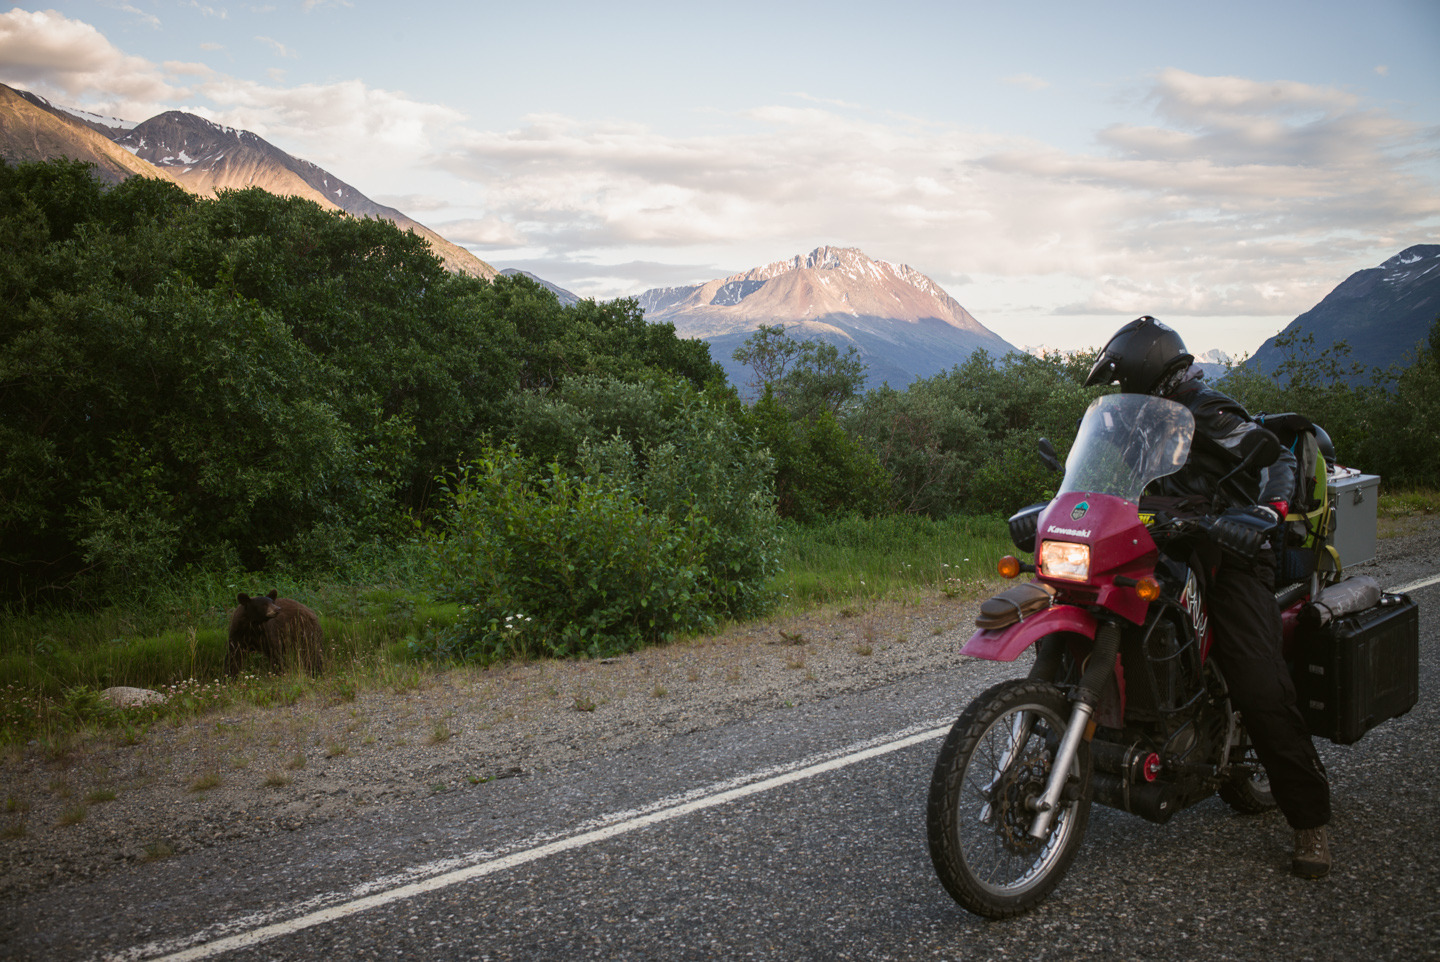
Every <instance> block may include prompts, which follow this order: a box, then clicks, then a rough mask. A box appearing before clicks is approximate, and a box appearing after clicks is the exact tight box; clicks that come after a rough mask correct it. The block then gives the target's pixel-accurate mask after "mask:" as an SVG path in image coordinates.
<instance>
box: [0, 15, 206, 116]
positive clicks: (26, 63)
mask: <svg viewBox="0 0 1440 962" xmlns="http://www.w3.org/2000/svg"><path fill="white" fill-rule="evenodd" d="M0 81H3V82H5V83H7V84H12V85H15V86H20V87H24V88H26V89H32V90H35V92H37V93H40V94H43V95H44V96H47V97H50V98H52V99H57V100H60V101H61V102H73V101H77V100H81V99H87V98H89V99H96V97H97V95H98V98H99V99H100V100H102V101H103V103H101V104H100V106H102V107H103V108H107V109H105V111H104V112H106V113H110V114H113V115H115V116H122V117H123V116H132V115H133V114H132V113H131V108H134V107H136V106H139V105H155V104H158V103H161V102H164V101H166V100H173V99H175V98H177V97H180V96H183V95H184V90H183V88H179V87H176V86H174V85H173V84H172V83H171V82H170V80H169V78H167V77H166V75H165V72H164V71H163V70H162V69H160V68H157V67H156V66H155V65H154V64H152V63H150V62H149V61H147V60H145V59H143V58H141V57H130V56H126V55H125V54H123V53H121V52H120V51H119V50H118V49H116V48H115V47H114V46H113V45H112V44H111V43H110V41H108V40H106V39H105V37H103V36H102V35H101V34H100V32H99V31H98V30H96V29H95V28H94V27H92V26H90V25H89V24H88V23H83V22H81V21H79V20H71V19H69V18H68V17H65V16H64V15H62V14H60V13H57V12H55V11H54V10H41V11H35V12H30V11H26V10H21V9H20V8H19V7H16V8H14V9H13V10H11V11H10V12H9V13H3V14H0ZM161 109H164V108H163V107H162V108H161ZM145 116H149V114H145Z"/></svg>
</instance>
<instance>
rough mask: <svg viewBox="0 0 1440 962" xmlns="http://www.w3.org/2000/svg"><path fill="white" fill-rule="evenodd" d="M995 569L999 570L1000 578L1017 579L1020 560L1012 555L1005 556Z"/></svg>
mask: <svg viewBox="0 0 1440 962" xmlns="http://www.w3.org/2000/svg"><path fill="white" fill-rule="evenodd" d="M997 567H998V568H999V570H1000V577H1002V578H1014V577H1017V576H1019V574H1020V559H1019V558H1017V557H1015V556H1014V555H1013V554H1007V555H1006V556H1005V557H1003V558H1001V559H1000V564H999V565H998V566H997Z"/></svg>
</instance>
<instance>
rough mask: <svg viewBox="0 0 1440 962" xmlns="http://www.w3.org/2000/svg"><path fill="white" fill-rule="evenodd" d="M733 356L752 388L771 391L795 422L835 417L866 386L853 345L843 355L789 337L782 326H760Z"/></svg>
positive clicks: (832, 347)
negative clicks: (748, 373)
mask: <svg viewBox="0 0 1440 962" xmlns="http://www.w3.org/2000/svg"><path fill="white" fill-rule="evenodd" d="M734 357H735V360H737V361H739V362H740V363H741V364H747V365H749V366H750V367H751V369H752V370H754V371H755V380H754V381H753V382H752V383H751V387H752V389H754V390H756V392H757V393H763V392H765V391H769V392H770V394H771V395H772V396H773V397H774V398H775V400H776V401H777V402H778V403H779V404H780V405H781V406H782V407H784V408H785V409H786V410H787V411H789V412H790V413H791V414H792V416H794V417H797V418H811V417H815V416H817V415H819V414H820V413H821V412H822V411H828V412H829V413H830V414H831V415H839V414H840V411H841V409H842V408H843V407H844V406H845V404H846V403H847V402H849V401H850V400H852V399H853V398H855V397H857V396H858V395H859V394H860V391H861V389H862V387H863V386H864V384H865V363H864V362H863V361H861V360H860V352H859V351H858V350H856V349H855V346H854V345H850V346H849V347H847V348H846V349H845V353H844V354H843V355H842V354H841V353H840V349H839V348H837V347H836V346H835V345H834V344H830V343H828V342H826V341H821V340H817V339H813V338H805V339H797V338H793V337H790V336H789V335H788V334H786V333H785V326H784V325H783V324H775V325H767V324H762V325H760V327H759V329H757V330H756V332H755V333H754V334H752V335H750V337H748V338H747V339H746V340H745V343H744V344H742V345H741V346H740V347H738V348H736V350H735V354H734Z"/></svg>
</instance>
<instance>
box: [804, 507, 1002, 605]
mask: <svg viewBox="0 0 1440 962" xmlns="http://www.w3.org/2000/svg"><path fill="white" fill-rule="evenodd" d="M786 541H787V544H786V547H785V549H784V551H783V552H782V553H781V563H782V566H783V568H784V573H783V574H782V575H781V576H780V577H779V578H777V579H776V586H777V589H778V590H779V592H780V594H781V610H782V611H785V610H797V611H804V610H807V609H810V608H813V607H816V606H818V605H824V604H846V603H863V602H866V601H878V600H880V599H885V598H896V597H906V596H912V595H915V594H918V593H924V592H931V591H940V592H943V593H945V594H950V595H958V594H964V593H966V592H967V591H968V590H970V589H973V588H974V586H976V585H978V584H980V583H981V582H984V581H989V580H991V579H993V578H994V577H995V564H996V562H998V561H999V560H1000V559H1001V558H1002V557H1004V556H1005V555H1006V554H1012V553H1014V551H1015V548H1014V546H1013V545H1012V544H1011V543H1010V536H1009V532H1008V530H1007V528H1006V526H1005V521H1004V519H1002V518H992V517H981V518H968V517H966V518H947V519H944V520H940V521H936V520H932V519H929V518H920V517H910V516H903V515H902V516H896V517H887V518H876V519H873V520H868V521H866V520H861V519H846V520H841V521H835V522H831V523H829V524H824V525H817V526H814V527H809V528H792V529H791V530H789V531H787V539H786Z"/></svg>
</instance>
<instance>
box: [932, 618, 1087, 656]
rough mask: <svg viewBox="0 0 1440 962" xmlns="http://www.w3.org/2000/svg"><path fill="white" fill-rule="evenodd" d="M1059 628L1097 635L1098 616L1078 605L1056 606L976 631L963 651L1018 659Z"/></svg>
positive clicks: (970, 653) (971, 654)
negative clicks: (1002, 624)
mask: <svg viewBox="0 0 1440 962" xmlns="http://www.w3.org/2000/svg"><path fill="white" fill-rule="evenodd" d="M1059 631H1069V632H1075V633H1076V634H1081V635H1084V636H1086V637H1087V638H1094V637H1095V616H1094V615H1092V614H1090V612H1088V611H1086V610H1085V609H1084V608H1077V607H1075V606H1074V605H1054V606H1052V607H1049V608H1044V609H1041V610H1040V611H1037V612H1035V614H1033V615H1028V616H1027V617H1026V618H1025V620H1023V621H1017V622H1016V623H1015V624H1013V625H1009V626H1007V627H1005V628H996V629H995V630H993V631H977V632H975V634H973V635H971V636H970V640H969V641H967V642H965V647H963V648H961V649H960V654H962V655H969V656H970V657H972V658H984V659H987V660H989V661H1014V660H1015V659H1016V658H1018V657H1020V653H1021V652H1022V651H1024V650H1025V649H1026V648H1029V647H1030V646H1031V645H1033V644H1035V642H1037V641H1039V640H1040V639H1041V638H1043V637H1045V636H1046V635H1053V634H1055V633H1056V632H1059Z"/></svg>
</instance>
